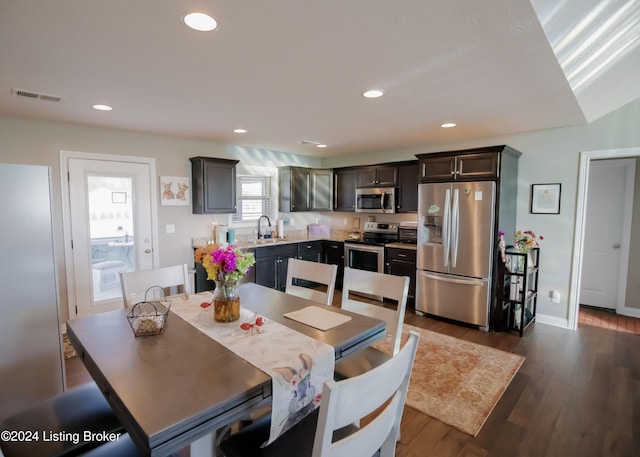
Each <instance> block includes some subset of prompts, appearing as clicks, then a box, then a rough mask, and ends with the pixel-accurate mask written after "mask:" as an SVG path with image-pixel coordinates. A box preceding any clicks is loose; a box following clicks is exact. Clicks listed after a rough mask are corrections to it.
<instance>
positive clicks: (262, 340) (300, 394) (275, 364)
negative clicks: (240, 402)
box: [167, 292, 335, 445]
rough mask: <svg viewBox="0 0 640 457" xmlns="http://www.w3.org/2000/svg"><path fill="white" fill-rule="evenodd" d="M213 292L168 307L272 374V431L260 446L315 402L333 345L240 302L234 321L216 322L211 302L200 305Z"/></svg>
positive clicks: (174, 300)
mask: <svg viewBox="0 0 640 457" xmlns="http://www.w3.org/2000/svg"><path fill="white" fill-rule="evenodd" d="M212 296H213V295H212V294H211V293H210V292H201V293H199V294H195V295H191V296H189V298H185V297H184V296H183V295H181V296H173V297H170V299H171V311H173V312H174V313H175V314H177V315H178V316H180V317H181V318H183V319H184V320H185V321H187V322H189V323H190V324H191V325H193V326H194V327H196V328H197V329H199V330H200V331H202V332H203V333H205V334H206V335H208V336H209V337H211V338H213V339H214V340H216V341H217V342H218V343H220V344H222V345H223V346H225V347H226V348H227V349H229V350H230V351H232V352H234V353H235V354H237V355H239V356H240V357H242V358H243V359H245V360H246V361H248V362H249V363H251V364H252V365H254V366H255V367H257V368H259V369H260V370H262V371H264V372H265V373H267V374H268V375H270V376H271V379H272V410H271V433H270V436H269V440H268V441H267V442H266V443H265V445H267V444H270V443H272V442H273V441H274V440H275V439H276V438H278V436H280V435H281V434H283V433H284V432H286V431H287V430H288V429H289V428H291V427H293V426H294V425H295V424H296V423H298V422H299V421H300V420H301V419H303V418H304V417H305V416H306V415H307V414H309V413H310V412H311V411H313V410H314V409H315V408H317V407H318V406H319V404H320V399H321V396H322V386H323V384H324V383H325V382H326V381H328V380H330V379H333V370H334V363H335V354H334V350H333V347H332V346H330V345H328V344H326V343H323V342H321V341H318V340H315V339H313V338H311V337H308V336H306V335H303V334H301V333H299V332H296V331H295V330H292V329H290V328H288V327H286V326H284V325H281V324H279V323H277V322H273V321H270V320H267V319H264V318H262V321H260V319H259V318H261V316H259V315H258V314H257V313H255V312H254V311H252V310H251V303H245V302H242V303H241V305H242V306H241V309H240V319H239V320H237V321H235V322H230V323H218V322H215V321H214V319H213V310H212V309H211V307H209V308H207V309H206V310H203V309H202V308H201V307H200V304H201V303H202V302H210V301H211V299H212ZM169 321H170V319H169ZM242 324H245V325H244V326H242V327H241V325H242ZM259 324H262V325H259ZM167 325H171V323H170V322H168V323H167Z"/></svg>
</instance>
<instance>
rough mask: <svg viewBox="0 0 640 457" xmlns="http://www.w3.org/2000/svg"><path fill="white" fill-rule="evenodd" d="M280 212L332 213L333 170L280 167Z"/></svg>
mask: <svg viewBox="0 0 640 457" xmlns="http://www.w3.org/2000/svg"><path fill="white" fill-rule="evenodd" d="M278 182H279V187H280V195H279V205H280V211H283V212H286V213H289V212H298V211H331V209H332V203H333V170H331V169H316V168H305V167H279V168H278Z"/></svg>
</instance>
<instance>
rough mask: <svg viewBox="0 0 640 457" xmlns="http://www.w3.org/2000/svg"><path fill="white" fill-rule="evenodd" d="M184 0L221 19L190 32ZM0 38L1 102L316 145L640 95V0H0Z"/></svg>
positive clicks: (462, 128) (560, 121) (220, 135)
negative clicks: (374, 91)
mask: <svg viewBox="0 0 640 457" xmlns="http://www.w3.org/2000/svg"><path fill="white" fill-rule="evenodd" d="M532 3H533V5H532ZM534 7H535V8H534ZM190 11H204V12H208V13H210V14H212V15H213V16H215V17H216V19H217V20H218V22H219V24H220V26H219V29H218V30H216V31H214V32H209V33H205V32H195V31H192V30H190V29H187V28H186V27H185V26H184V25H183V24H182V23H181V20H180V18H181V16H182V15H184V14H185V13H187V12H190ZM0 43H1V45H0V115H6V116H14V117H21V118H30V119H42V120H56V121H62V122H70V123H75V124H83V125H95V126H103V127H112V128H118V129H126V130H131V131H140V132H152V133H160V134H167V135H174V136H179V137H185V138H194V139H203V140H212V141H217V142H223V143H229V144H236V145H240V146H248V147H261V148H266V149H272V150H276V151H283V152H295V153H300V154H306V155H318V156H332V155H338V154H351V153H360V152H366V151H379V150H386V149H393V148H401V147H407V146H414V145H418V144H429V143H439V142H444V141H449V140H465V139H472V138H480V137H485V136H490V135H498V134H509V133H517V132H523V131H530V130H538V129H547V128H554V127H560V126H569V125H576V124H583V123H585V122H591V121H593V120H595V119H597V118H599V117H601V116H603V115H605V114H607V113H609V112H611V111H613V110H615V109H617V108H619V107H620V106H622V105H624V104H626V103H628V102H630V101H632V100H635V99H637V98H639V97H640V84H638V82H637V81H638V74H640V2H639V1H637V0H619V1H616V0H612V1H603V0H566V1H558V0H531V1H529V0H491V1H477V0H449V1H440V0H438V1H436V0H393V1H391V0H289V1H287V0H269V1H264V0H210V1H204V0H190V1H177V0H146V1H144V0H134V1H132V0H109V1H96V0H56V1H51V0H0ZM552 46H553V48H552ZM554 50H555V53H554ZM556 55H557V56H558V57H556ZM565 73H566V75H567V76H565ZM572 87H573V89H572ZM370 88H380V89H383V90H384V91H385V92H386V93H385V95H384V96H383V97H382V98H379V99H375V100H368V99H365V98H363V97H362V96H361V95H360V94H361V93H362V92H363V91H364V90H366V89H370ZM12 89H22V90H26V91H31V92H37V93H42V94H46V95H54V96H60V97H62V98H63V100H62V101H61V102H52V101H46V100H36V99H30V98H24V97H19V96H14V95H12ZM95 103H105V104H108V105H111V106H113V111H110V112H99V111H96V110H93V109H92V108H91V105H93V104H95ZM443 122H456V123H457V124H458V127H456V128H453V129H442V128H440V124H442V123H443ZM238 127H242V128H245V129H247V130H248V133H246V134H243V135H238V134H235V133H232V130H233V129H234V128H238ZM300 140H308V141H316V142H320V143H326V144H328V148H326V149H318V148H315V147H314V146H313V145H304V144H299V143H298V142H299V141H300Z"/></svg>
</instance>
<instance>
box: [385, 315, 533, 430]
mask: <svg viewBox="0 0 640 457" xmlns="http://www.w3.org/2000/svg"><path fill="white" fill-rule="evenodd" d="M410 330H415V331H417V332H419V333H420V341H419V343H418V350H417V353H416V359H415V362H414V366H413V372H412V375H411V383H410V384H409V392H408V393H407V401H406V405H407V406H409V407H411V408H414V409H416V410H418V411H420V412H422V413H424V414H426V415H428V416H430V417H432V418H434V419H436V420H438V421H440V422H444V423H445V424H448V425H451V426H452V427H455V428H457V429H458V430H460V431H462V432H464V433H467V434H469V435H472V436H476V435H477V434H478V432H480V429H481V428H482V425H483V424H484V423H485V421H486V420H487V418H488V417H489V414H491V411H493V408H494V407H495V405H496V404H497V403H498V400H500V397H502V394H503V393H504V391H505V390H506V389H507V387H508V386H509V383H510V382H511V380H512V379H513V377H514V376H515V374H516V373H517V372H518V370H519V369H520V366H522V363H523V362H524V357H523V356H521V355H517V354H511V353H509V352H505V351H501V350H498V349H493V348H490V347H487V346H482V345H479V344H475V343H470V342H468V341H464V340H461V339H458V338H453V337H450V336H447V335H442V334H440V333H436V332H432V331H429V330H424V329H421V328H418V327H414V326H411V325H407V324H405V325H404V328H403V332H402V342H403V344H404V342H405V341H406V339H407V337H408V334H409V331H410ZM389 345H390V342H389V340H387V339H385V340H382V341H380V342H378V343H376V345H375V346H376V347H378V348H379V349H381V350H383V351H385V352H387V353H388V352H389Z"/></svg>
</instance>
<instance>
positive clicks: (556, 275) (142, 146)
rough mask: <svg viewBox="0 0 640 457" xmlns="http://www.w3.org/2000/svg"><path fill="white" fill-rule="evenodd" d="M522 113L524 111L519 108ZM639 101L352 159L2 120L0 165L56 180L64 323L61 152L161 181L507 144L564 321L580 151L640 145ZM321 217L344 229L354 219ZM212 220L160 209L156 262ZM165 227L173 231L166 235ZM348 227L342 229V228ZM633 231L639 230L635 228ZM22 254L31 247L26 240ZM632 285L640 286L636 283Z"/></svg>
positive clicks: (545, 284) (186, 249) (544, 289)
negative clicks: (242, 166)
mask: <svg viewBox="0 0 640 457" xmlns="http://www.w3.org/2000/svg"><path fill="white" fill-rule="evenodd" d="M518 109H523V108H518ZM639 125H640V100H636V101H635V102H633V103H630V104H628V105H626V106H624V107H622V108H620V109H619V110H617V111H615V112H613V113H611V114H610V115H608V116H606V117H604V118H602V119H599V120H597V121H595V122H593V123H592V124H590V125H584V126H576V127H566V128H558V129H550V130H544V131H536V132H529V133H523V134H518V135H506V136H494V137H489V138H481V139H476V140H473V141H464V142H451V143H442V144H430V145H424V146H422V147H415V148H410V149H401V150H393V151H380V152H372V153H367V154H359V155H354V156H340V157H328V158H325V159H322V160H320V159H316V158H312V157H307V156H299V155H295V154H284V153H278V152H273V151H267V150H262V149H247V148H241V147H236V146H230V145H223V144H217V143H213V142H205V141H194V140H185V139H179V138H172V137H165V136H161V135H147V134H138V133H132V132H127V131H119V130H109V129H100V128H90V127H81V126H76V125H68V124H61V123H53V122H41V121H29V120H21V119H15V118H6V117H0V161H2V162H9V163H25V164H38V165H47V166H50V167H51V169H52V176H53V184H52V185H53V217H54V220H53V223H54V236H55V240H56V244H55V249H56V254H57V258H56V261H57V265H58V280H59V285H60V296H61V303H60V306H61V318H62V319H63V320H64V319H66V316H67V300H66V296H67V293H66V277H65V273H64V247H63V238H62V209H61V206H62V202H61V195H60V151H61V150H64V151H78V152H90V153H103V154H121V155H133V156H148V157H155V158H156V161H157V162H156V171H157V174H158V175H159V176H162V175H169V176H190V164H189V160H188V158H189V157H193V156H198V155H202V156H210V157H220V158H237V159H240V160H242V161H243V162H245V163H256V164H265V162H269V163H271V164H273V165H301V166H311V167H316V166H323V167H338V166H347V165H362V164H370V163H380V162H389V161H398V160H408V159H412V158H415V154H418V153H425V152H435V151H443V150H451V149H463V148H471V147H478V146H489V145H496V144H508V145H510V146H512V147H514V148H516V149H518V150H520V151H521V152H522V153H523V156H522V157H521V158H520V172H519V181H520V184H519V189H518V208H519V210H518V216H517V226H518V227H519V228H521V229H531V230H534V231H535V232H536V233H540V234H542V235H543V236H544V237H545V240H544V242H543V244H542V248H543V251H542V263H543V266H542V272H541V275H540V291H541V296H540V301H539V308H538V312H539V314H541V315H547V316H549V317H551V318H557V319H558V320H563V319H565V320H566V319H567V317H568V290H569V281H570V277H571V257H572V247H573V230H574V223H575V210H576V187H577V179H578V158H579V153H580V151H591V150H605V149H617V148H628V147H639V146H640V128H638V126H639ZM551 182H560V183H562V200H561V214H560V215H539V214H536V215H533V214H529V211H528V208H529V189H530V185H531V184H532V183H551ZM347 214H348V215H347V216H343V215H341V214H340V215H330V214H329V213H326V214H323V217H327V218H328V219H330V220H332V221H333V222H332V225H333V224H334V223H338V224H342V223H343V218H344V217H347V218H348V221H347V222H348V224H351V218H352V217H354V215H353V214H349V213H347ZM213 220H214V219H213V217H211V216H207V215H193V214H191V209H190V208H189V207H177V206H176V207H166V206H158V227H159V245H160V251H161V252H160V265H161V266H162V265H168V264H175V263H182V262H185V263H188V264H191V263H192V250H191V238H192V237H198V236H207V235H208V234H209V231H210V227H211V222H212V221H213ZM166 224H174V225H175V227H176V232H175V233H174V234H170V235H168V234H165V233H164V227H165V225H166ZM347 227H348V226H345V227H344V228H347ZM636 227H637V225H636ZM25 249H28V244H27V243H26V242H25ZM630 282H635V283H636V284H637V283H639V281H637V279H636V280H635V281H630ZM552 289H555V290H559V291H560V293H561V302H560V304H553V303H551V301H550V300H549V298H548V296H547V293H548V291H549V290H552Z"/></svg>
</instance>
